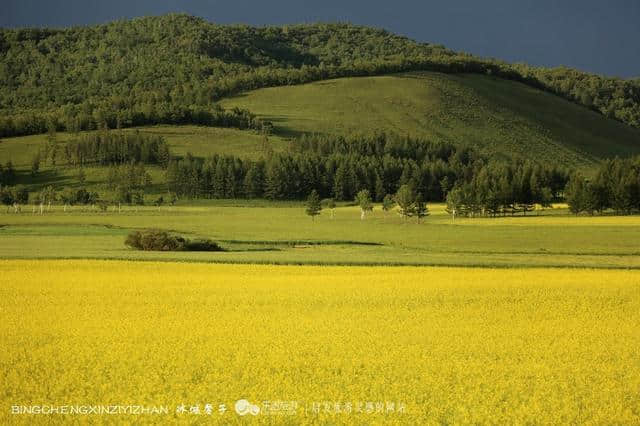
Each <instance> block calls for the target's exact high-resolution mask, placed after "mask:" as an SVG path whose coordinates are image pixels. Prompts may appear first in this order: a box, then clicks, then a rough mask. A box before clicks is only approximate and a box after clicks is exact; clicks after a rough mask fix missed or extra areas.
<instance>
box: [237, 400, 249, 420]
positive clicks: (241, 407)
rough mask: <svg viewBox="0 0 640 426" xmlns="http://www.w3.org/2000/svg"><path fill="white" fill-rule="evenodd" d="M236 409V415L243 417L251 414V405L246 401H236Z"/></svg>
mask: <svg viewBox="0 0 640 426" xmlns="http://www.w3.org/2000/svg"><path fill="white" fill-rule="evenodd" d="M235 408H236V413H238V414H239V415H241V416H244V415H247V414H249V411H251V403H250V402H249V401H247V400H246V399H239V400H237V401H236V405H235Z"/></svg>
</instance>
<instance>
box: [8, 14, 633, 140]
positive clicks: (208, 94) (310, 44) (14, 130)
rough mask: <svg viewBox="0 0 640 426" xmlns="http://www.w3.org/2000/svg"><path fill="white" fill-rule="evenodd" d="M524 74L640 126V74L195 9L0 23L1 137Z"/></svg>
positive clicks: (169, 120)
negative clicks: (361, 88)
mask: <svg viewBox="0 0 640 426" xmlns="http://www.w3.org/2000/svg"><path fill="white" fill-rule="evenodd" d="M417 70H421V71H439V72H447V73H453V74H457V73H476V74H491V75H494V76H500V77H502V78H506V79H511V80H518V81H522V82H524V83H526V84H528V85H530V86H532V87H536V88H540V89H543V90H546V91H549V92H552V93H554V94H557V95H560V96H561V97H564V98H566V99H569V100H571V101H572V102H575V103H579V104H582V105H585V106H587V107H589V108H593V109H594V110H595V111H598V112H600V113H602V114H604V115H606V116H609V117H611V118H616V119H617V120H619V121H622V122H625V123H627V124H629V125H632V126H636V127H640V83H639V82H638V81H634V80H620V79H614V78H603V77H600V76H596V75H592V74H587V73H582V72H579V71H576V70H570V69H564V68H559V69H544V68H534V67H529V66H526V65H520V64H517V65H510V64H507V63H504V62H500V61H496V60H490V59H483V58H476V57H473V56H470V55H467V54H463V53H457V52H453V51H450V50H447V49H445V48H443V47H442V46H437V45H432V44H426V43H418V42H415V41H413V40H410V39H407V38H406V37H401V36H397V35H394V34H391V33H389V32H386V31H384V30H379V29H372V28H367V27H360V26H354V25H348V24H313V25H287V26H282V27H262V28H255V27H248V26H221V25H215V24H212V23H209V22H206V21H204V20H202V19H199V18H194V17H190V16H186V15H166V16H161V17H150V18H140V19H134V20H130V21H117V22H113V23H109V24H105V25H97V26H91V27H75V28H69V29H64V30H50V29H18V30H0V81H2V85H1V86H0V137H6V136H11V135H25V134H33V133H38V132H44V131H46V130H47V127H49V126H50V125H55V126H56V127H57V128H58V130H59V131H62V130H78V129H79V130H83V129H92V128H95V127H96V126H100V125H102V124H103V123H105V122H106V123H107V124H108V125H109V126H110V127H116V124H120V125H122V126H123V127H129V126H139V125H144V124H160V123H165V124H203V122H202V120H201V116H202V114H206V113H208V112H210V110H212V108H213V105H212V102H213V101H215V100H217V99H220V98H221V97H224V96H228V95H230V94H234V93H238V92H240V91H243V90H252V89H256V88H260V87H268V86H283V85H291V84H300V83H305V82H311V81H318V80H323V79H329V78H336V77H346V76H367V75H369V76H370V75H382V74H389V73H392V72H401V71H417Z"/></svg>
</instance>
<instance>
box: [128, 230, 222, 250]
mask: <svg viewBox="0 0 640 426" xmlns="http://www.w3.org/2000/svg"><path fill="white" fill-rule="evenodd" d="M124 243H125V245H126V246H128V247H131V248H134V249H136V250H145V251H223V249H222V247H220V245H219V244H218V243H216V242H215V241H211V240H193V241H191V240H189V239H186V238H183V237H180V236H176V235H171V234H169V233H168V232H166V231H162V230H159V229H151V230H144V231H133V232H131V233H129V235H128V236H127V239H126V240H125V242H124Z"/></svg>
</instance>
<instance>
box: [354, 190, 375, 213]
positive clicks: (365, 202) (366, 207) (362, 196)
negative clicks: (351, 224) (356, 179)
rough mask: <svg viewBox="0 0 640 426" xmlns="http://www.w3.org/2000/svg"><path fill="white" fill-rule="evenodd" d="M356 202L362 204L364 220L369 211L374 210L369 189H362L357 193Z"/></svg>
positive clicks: (361, 210) (361, 209)
mask: <svg viewBox="0 0 640 426" xmlns="http://www.w3.org/2000/svg"><path fill="white" fill-rule="evenodd" d="M356 203H358V205H359V206H360V220H364V218H365V215H366V213H367V212H370V211H372V210H373V203H372V202H371V194H370V193H369V190H368V189H362V190H360V191H358V193H357V194H356Z"/></svg>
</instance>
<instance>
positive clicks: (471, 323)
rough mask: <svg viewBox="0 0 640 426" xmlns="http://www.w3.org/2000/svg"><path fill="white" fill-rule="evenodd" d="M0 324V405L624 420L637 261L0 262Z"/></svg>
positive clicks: (151, 417) (111, 417)
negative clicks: (572, 264) (536, 265)
mask: <svg viewBox="0 0 640 426" xmlns="http://www.w3.org/2000/svg"><path fill="white" fill-rule="evenodd" d="M0 328H1V333H0V343H1V345H0V347H1V350H0V400H1V402H2V404H1V407H2V411H1V413H0V424H8V423H22V424H34V423H49V422H52V421H53V422H59V421H61V420H66V421H72V422H76V423H80V424H82V423H85V422H92V423H123V422H128V423H135V424H138V423H146V422H153V423H160V424H166V423H174V422H176V421H178V422H188V423H196V422H198V423H199V422H204V421H216V422H220V423H225V424H229V423H231V424H233V423H240V422H242V423H247V420H250V421H251V422H253V423H256V422H257V423H274V422H275V423H289V424H298V423H330V424H345V423H346V424H439V423H444V424H446V423H449V424H465V423H476V424H478V423H479V424H559V423H572V424H639V423H640V272H638V271H621V270H616V271H613V270H611V271H605V270H579V269H479V268H478V269H464V268H395V267H380V268H371V267H368V268H365V267H313V266H260V265H213V264H189V263H151V262H148V263H146V262H137V263H136V262H119V261H81V260H79V261H0ZM242 400H246V401H242ZM237 401H239V402H237ZM38 410H40V411H41V412H45V413H46V414H35V413H37V412H38ZM56 410H57V411H58V414H55V412H56ZM114 410H115V411H114ZM65 412H66V413H67V414H64V413H65ZM114 412H118V413H119V414H114ZM29 413H31V414H29ZM240 414H243V415H244V416H240ZM254 414H255V415H254ZM247 417H248V418H249V419H247Z"/></svg>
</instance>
